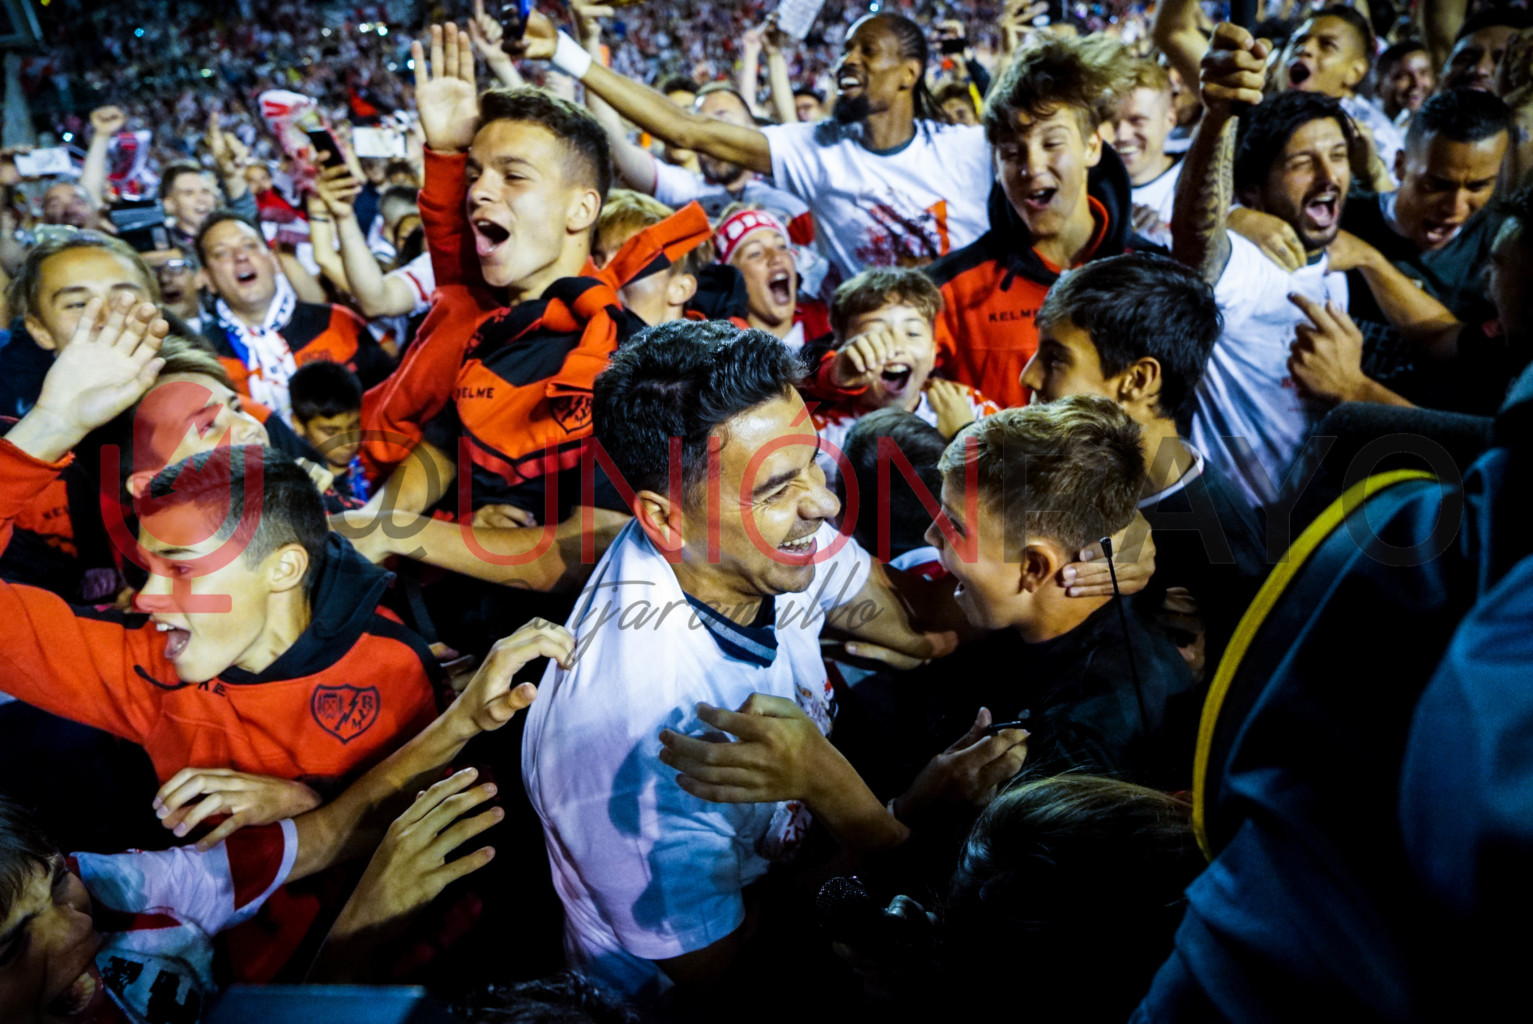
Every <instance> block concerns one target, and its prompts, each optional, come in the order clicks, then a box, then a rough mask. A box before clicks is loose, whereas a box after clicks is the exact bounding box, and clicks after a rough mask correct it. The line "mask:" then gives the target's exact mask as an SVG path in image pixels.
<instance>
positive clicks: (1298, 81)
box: [1288, 61, 1314, 88]
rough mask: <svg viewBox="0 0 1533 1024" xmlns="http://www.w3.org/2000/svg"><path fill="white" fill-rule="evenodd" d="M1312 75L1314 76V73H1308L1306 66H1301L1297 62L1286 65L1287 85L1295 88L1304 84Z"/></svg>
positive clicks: (1307, 66)
mask: <svg viewBox="0 0 1533 1024" xmlns="http://www.w3.org/2000/svg"><path fill="white" fill-rule="evenodd" d="M1312 74H1314V72H1312V71H1310V69H1309V65H1308V64H1301V63H1299V62H1298V61H1295V62H1294V63H1292V64H1290V65H1288V84H1289V85H1291V86H1294V87H1295V88H1297V87H1298V86H1300V85H1303V84H1304V82H1305V81H1307V80H1308V79H1309V76H1310V75H1312Z"/></svg>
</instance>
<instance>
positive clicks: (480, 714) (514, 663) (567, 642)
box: [442, 619, 575, 741]
mask: <svg viewBox="0 0 1533 1024" xmlns="http://www.w3.org/2000/svg"><path fill="white" fill-rule="evenodd" d="M574 657H575V638H574V636H572V635H571V634H570V631H569V630H567V629H565V628H564V627H563V626H558V625H555V624H554V623H552V622H548V621H547V620H545V619H533V620H532V621H530V622H528V623H527V624H526V625H525V626H523V627H522V628H521V629H519V630H517V631H516V632H515V633H512V634H511V635H510V636H508V637H505V638H504V639H502V640H498V641H496V643H495V646H494V647H491V648H490V653H489V655H488V656H487V657H486V658H485V659H484V664H482V665H480V666H479V671H478V672H475V673H474V678H473V679H471V680H469V684H468V685H467V686H466V687H464V689H463V692H462V693H461V694H459V695H458V699H457V700H455V701H453V702H452V706H451V707H449V708H448V709H447V711H446V712H444V713H443V715H442V717H443V718H446V719H450V720H451V722H452V727H451V728H452V732H453V733H454V735H455V736H457V737H459V738H461V739H463V740H465V741H466V740H468V739H472V738H473V737H474V736H476V735H478V734H479V733H481V732H493V731H495V730H496V729H499V728H500V727H501V726H503V725H505V724H506V723H507V722H509V721H511V719H512V718H513V717H514V716H515V715H516V713H517V712H518V711H520V710H522V709H523V708H525V707H527V706H528V705H529V704H531V703H532V701H533V699H534V698H535V697H536V696H537V695H538V690H537V687H535V686H533V685H532V684H531V683H522V684H521V685H520V686H517V687H516V688H514V689H513V688H512V686H511V680H512V678H513V677H514V676H515V675H516V673H517V672H519V671H520V670H521V668H522V666H523V665H526V664H527V663H528V662H529V661H531V660H533V659H534V658H552V659H554V660H555V661H557V662H558V663H559V664H560V665H562V666H563V667H565V668H569V667H571V665H572V664H573V663H574Z"/></svg>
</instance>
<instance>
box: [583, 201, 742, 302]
mask: <svg viewBox="0 0 1533 1024" xmlns="http://www.w3.org/2000/svg"><path fill="white" fill-rule="evenodd" d="M675 212H676V211H675V210H672V209H671V208H670V207H669V206H666V205H665V204H664V203H662V202H661V201H660V200H658V199H656V198H654V197H653V196H647V195H645V194H644V193H642V192H634V191H631V190H629V189H621V188H619V189H613V190H612V191H611V192H610V193H608V195H607V201H606V202H605V203H603V204H602V210H601V214H600V215H599V216H598V217H597V218H596V239H595V241H594V242H593V244H592V246H591V259H592V261H593V262H594V263H595V264H596V266H597V268H598V269H600V268H602V267H605V266H606V265H607V264H608V263H609V262H610V261H611V260H612V258H613V256H614V255H616V253H617V251H618V250H619V249H621V248H622V247H623V243H624V242H626V241H628V240H629V239H630V238H632V237H633V236H634V235H637V234H638V233H639V232H640V231H643V230H644V229H645V228H647V227H650V226H652V225H655V224H659V223H660V222H661V221H663V220H665V219H666V218H667V217H670V216H672V215H673V214H674V213H675ZM712 262H713V249H712V247H711V246H709V245H707V244H706V243H705V244H703V245H701V246H699V247H697V248H695V249H693V250H691V251H690V252H688V253H687V254H686V255H684V256H682V257H681V258H680V259H677V260H674V261H662V260H657V261H655V262H654V263H652V264H651V265H650V266H648V267H645V268H644V269H643V270H641V271H639V273H638V275H637V276H635V277H632V278H630V279H629V280H628V283H627V284H625V285H623V286H622V287H621V288H619V289H618V290H617V294H618V298H620V299H622V300H623V305H624V306H625V307H627V308H628V309H630V310H632V311H633V312H634V313H636V314H638V316H639V318H640V319H641V320H643V321H644V322H645V323H646V324H649V325H650V326H654V325H655V324H662V323H665V322H666V321H667V320H682V319H685V318H686V316H687V304H688V303H689V302H691V301H692V299H693V298H694V297H695V296H696V295H697V286H698V281H699V278H700V276H701V274H702V272H703V268H704V267H706V266H707V265H708V264H710V263H712Z"/></svg>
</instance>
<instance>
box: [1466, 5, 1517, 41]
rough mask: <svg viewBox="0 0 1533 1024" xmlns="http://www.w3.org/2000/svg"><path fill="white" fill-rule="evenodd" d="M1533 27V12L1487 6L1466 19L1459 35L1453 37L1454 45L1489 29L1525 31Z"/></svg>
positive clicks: (1507, 7)
mask: <svg viewBox="0 0 1533 1024" xmlns="http://www.w3.org/2000/svg"><path fill="white" fill-rule="evenodd" d="M1529 27H1533V12H1530V11H1528V10H1527V9H1526V8H1520V7H1509V6H1507V5H1505V4H1487V5H1486V6H1484V7H1481V8H1480V9H1479V10H1478V11H1475V12H1474V13H1473V14H1471V15H1470V16H1469V17H1467V18H1465V19H1464V23H1463V24H1462V25H1460V26H1459V30H1458V34H1457V35H1455V36H1454V37H1453V41H1454V43H1458V42H1459V41H1460V40H1462V39H1465V38H1467V37H1469V36H1472V35H1474V34H1475V33H1476V32H1479V31H1481V30H1482V29H1487V28H1516V29H1523V28H1529Z"/></svg>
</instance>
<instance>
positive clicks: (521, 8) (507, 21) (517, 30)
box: [500, 0, 532, 39]
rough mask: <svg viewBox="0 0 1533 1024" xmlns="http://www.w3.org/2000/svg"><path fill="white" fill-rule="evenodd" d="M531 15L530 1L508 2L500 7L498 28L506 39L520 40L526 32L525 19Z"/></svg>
mask: <svg viewBox="0 0 1533 1024" xmlns="http://www.w3.org/2000/svg"><path fill="white" fill-rule="evenodd" d="M531 15H532V0H508V2H506V3H502V4H501V5H500V27H501V28H502V29H504V30H505V33H506V38H507V39H520V38H522V36H523V35H525V34H526V32H527V19H528V18H529V17H531Z"/></svg>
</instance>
